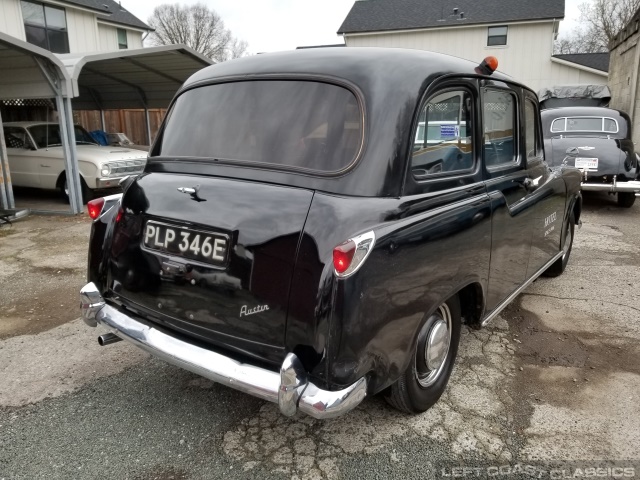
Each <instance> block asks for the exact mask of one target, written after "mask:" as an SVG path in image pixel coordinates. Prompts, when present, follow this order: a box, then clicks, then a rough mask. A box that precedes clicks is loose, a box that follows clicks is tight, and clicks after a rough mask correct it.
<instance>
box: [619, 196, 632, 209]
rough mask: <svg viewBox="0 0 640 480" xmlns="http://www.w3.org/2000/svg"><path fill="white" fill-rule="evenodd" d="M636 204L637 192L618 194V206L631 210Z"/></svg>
mask: <svg viewBox="0 0 640 480" xmlns="http://www.w3.org/2000/svg"><path fill="white" fill-rule="evenodd" d="M634 203H636V194H635V192H618V206H620V207H623V208H631V207H632V206H633V204H634Z"/></svg>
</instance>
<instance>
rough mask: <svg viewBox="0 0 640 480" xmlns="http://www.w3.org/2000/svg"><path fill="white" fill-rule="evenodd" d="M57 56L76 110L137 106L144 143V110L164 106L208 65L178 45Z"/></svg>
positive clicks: (199, 56)
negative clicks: (141, 122) (70, 89)
mask: <svg viewBox="0 0 640 480" xmlns="http://www.w3.org/2000/svg"><path fill="white" fill-rule="evenodd" d="M57 57H58V58H60V60H61V61H62V63H63V64H64V65H65V67H66V69H67V73H68V75H69V78H70V79H71V84H72V88H73V97H74V98H73V107H74V108H75V109H76V110H101V111H104V110H109V109H125V108H142V109H144V110H145V112H146V116H145V118H146V119H147V140H148V141H149V143H151V130H150V126H149V115H148V109H149V108H166V107H167V106H168V105H169V102H170V101H171V99H172V98H173V96H174V95H175V93H176V90H177V89H178V88H179V87H180V85H182V84H183V83H184V82H185V80H187V78H189V77H190V76H191V75H192V74H193V73H195V72H196V71H197V70H200V69H201V68H203V67H206V66H209V65H211V64H212V63H213V62H212V61H211V60H209V59H208V58H207V57H205V56H204V55H201V54H199V53H198V52H196V51H195V50H192V49H191V48H189V47H186V46H184V45H166V46H162V47H152V48H142V49H138V50H120V51H117V52H108V53H98V54H91V55H76V54H66V55H57ZM102 118H103V128H104V116H103V117H102Z"/></svg>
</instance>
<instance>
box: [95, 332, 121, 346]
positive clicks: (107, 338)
mask: <svg viewBox="0 0 640 480" xmlns="http://www.w3.org/2000/svg"><path fill="white" fill-rule="evenodd" d="M120 341H122V339H121V338H120V337H119V336H117V335H115V334H113V333H105V334H104V335H100V336H99V337H98V343H99V344H100V346H101V347H105V346H107V345H111V344H112V343H116V342H120Z"/></svg>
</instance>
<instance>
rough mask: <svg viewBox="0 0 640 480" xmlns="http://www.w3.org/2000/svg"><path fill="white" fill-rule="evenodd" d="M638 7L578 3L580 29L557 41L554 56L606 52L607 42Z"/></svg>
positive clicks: (604, 0)
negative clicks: (558, 54)
mask: <svg viewBox="0 0 640 480" xmlns="http://www.w3.org/2000/svg"><path fill="white" fill-rule="evenodd" d="M638 8H640V0H591V1H590V2H586V3H582V4H581V5H580V7H579V9H580V22H581V27H579V28H575V29H574V30H573V31H572V32H571V33H570V34H569V35H566V36H564V37H562V38H560V39H558V40H557V41H556V43H555V45H554V53H596V52H608V51H609V42H611V40H612V39H613V38H614V37H615V36H616V34H617V33H618V32H619V31H620V30H621V29H623V28H624V27H626V25H627V24H628V23H629V22H630V21H631V19H632V18H633V16H634V14H635V13H636V12H637V11H638Z"/></svg>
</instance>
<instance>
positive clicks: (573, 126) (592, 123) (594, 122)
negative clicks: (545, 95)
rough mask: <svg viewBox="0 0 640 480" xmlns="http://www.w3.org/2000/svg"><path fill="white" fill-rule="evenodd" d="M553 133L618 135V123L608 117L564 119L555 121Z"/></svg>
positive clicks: (552, 128)
mask: <svg viewBox="0 0 640 480" xmlns="http://www.w3.org/2000/svg"><path fill="white" fill-rule="evenodd" d="M551 131H552V132H600V133H618V122H616V121H615V120H614V119H613V118H608V117H562V118H556V119H555V120H554V121H553V123H552V124H551Z"/></svg>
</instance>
